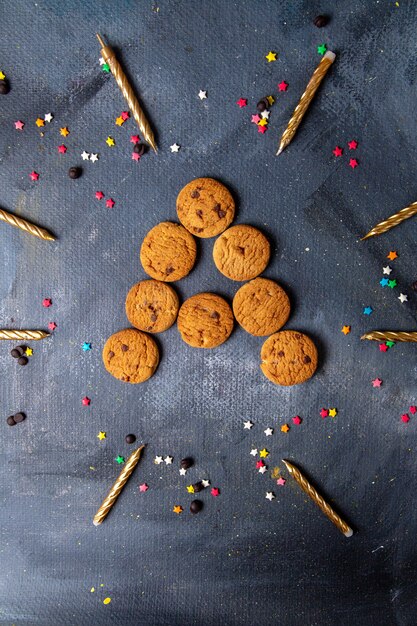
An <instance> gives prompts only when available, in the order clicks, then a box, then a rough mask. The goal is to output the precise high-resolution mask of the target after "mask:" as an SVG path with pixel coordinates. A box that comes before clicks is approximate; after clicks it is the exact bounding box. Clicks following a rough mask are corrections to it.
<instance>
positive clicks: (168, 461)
mask: <svg viewBox="0 0 417 626" xmlns="http://www.w3.org/2000/svg"><path fill="white" fill-rule="evenodd" d="M173 460H174V459H173V458H172V456H166V457H165V458H164V463H165V465H171V463H172V461H173Z"/></svg>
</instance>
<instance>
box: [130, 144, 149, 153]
mask: <svg viewBox="0 0 417 626" xmlns="http://www.w3.org/2000/svg"><path fill="white" fill-rule="evenodd" d="M146 148H147V146H146V145H145V144H144V143H135V145H134V146H133V152H136V154H138V155H139V156H142V155H144V154H145V152H146Z"/></svg>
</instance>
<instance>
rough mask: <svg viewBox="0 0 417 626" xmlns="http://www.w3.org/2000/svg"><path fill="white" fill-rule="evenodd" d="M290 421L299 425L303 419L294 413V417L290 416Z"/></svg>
mask: <svg viewBox="0 0 417 626" xmlns="http://www.w3.org/2000/svg"><path fill="white" fill-rule="evenodd" d="M292 421H293V422H294V424H296V425H297V426H299V425H300V424H301V422H302V421H303V420H302V419H301V417H300V416H299V415H296V416H295V417H293V418H292Z"/></svg>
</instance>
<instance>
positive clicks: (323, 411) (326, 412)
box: [320, 409, 329, 418]
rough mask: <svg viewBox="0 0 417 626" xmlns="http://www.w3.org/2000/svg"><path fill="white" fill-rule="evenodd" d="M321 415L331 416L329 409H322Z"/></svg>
mask: <svg viewBox="0 0 417 626" xmlns="http://www.w3.org/2000/svg"><path fill="white" fill-rule="evenodd" d="M320 415H321V416H322V417H323V418H325V417H329V409H322V410H321V411H320Z"/></svg>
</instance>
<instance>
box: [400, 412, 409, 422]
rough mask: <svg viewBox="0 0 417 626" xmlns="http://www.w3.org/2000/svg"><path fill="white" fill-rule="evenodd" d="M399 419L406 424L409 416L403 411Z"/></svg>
mask: <svg viewBox="0 0 417 626" xmlns="http://www.w3.org/2000/svg"><path fill="white" fill-rule="evenodd" d="M401 421H402V422H404V423H405V424H407V422H409V421H410V418H409V417H408V415H407V413H403V414H402V415H401Z"/></svg>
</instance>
